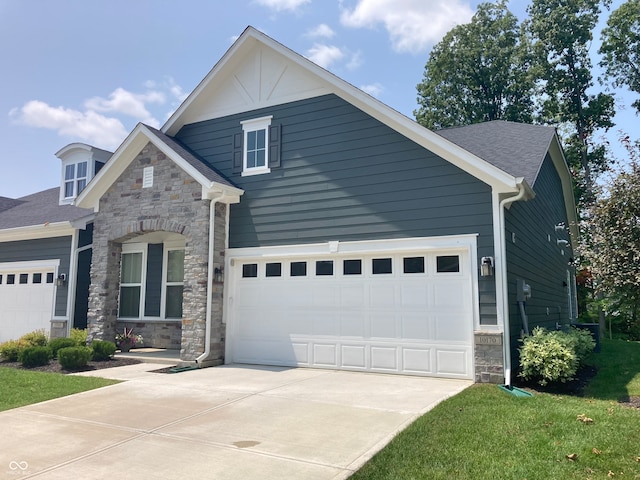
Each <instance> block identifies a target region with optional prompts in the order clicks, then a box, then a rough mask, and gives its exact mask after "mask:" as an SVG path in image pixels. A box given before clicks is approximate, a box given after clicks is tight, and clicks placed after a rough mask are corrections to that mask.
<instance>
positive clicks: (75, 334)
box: [70, 328, 87, 346]
mask: <svg viewBox="0 0 640 480" xmlns="http://www.w3.org/2000/svg"><path fill="white" fill-rule="evenodd" d="M70 337H71V338H72V339H73V340H75V341H76V345H78V346H85V345H86V344H87V329H86V328H85V329H82V330H81V329H79V328H73V329H71V335H70Z"/></svg>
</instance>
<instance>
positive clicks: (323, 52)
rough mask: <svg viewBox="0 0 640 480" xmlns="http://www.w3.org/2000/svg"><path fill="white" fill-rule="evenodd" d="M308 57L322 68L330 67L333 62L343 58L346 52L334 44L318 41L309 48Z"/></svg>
mask: <svg viewBox="0 0 640 480" xmlns="http://www.w3.org/2000/svg"><path fill="white" fill-rule="evenodd" d="M307 57H308V58H309V60H311V61H312V62H314V63H317V64H318V65H320V66H321V67H322V68H329V67H330V66H331V65H332V64H333V63H335V62H337V61H339V60H342V59H343V58H344V57H345V52H343V51H342V50H341V49H340V48H338V47H336V46H334V45H324V44H320V43H316V44H315V45H314V46H313V47H311V48H310V49H309V50H307Z"/></svg>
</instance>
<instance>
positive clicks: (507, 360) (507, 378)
mask: <svg viewBox="0 0 640 480" xmlns="http://www.w3.org/2000/svg"><path fill="white" fill-rule="evenodd" d="M517 186H518V193H517V194H516V195H514V196H512V197H507V198H505V199H503V200H502V201H501V202H500V207H499V216H500V256H501V258H502V264H501V265H500V270H501V271H502V289H503V295H502V318H503V331H504V341H503V342H502V343H503V345H504V350H503V362H504V383H505V385H507V386H510V385H511V335H510V331H509V292H508V288H507V286H508V282H507V239H506V232H505V228H506V227H505V219H504V210H505V207H506V206H507V205H508V204H511V203H513V202H517V201H518V200H522V199H523V198H524V196H525V195H526V193H527V188H526V186H525V185H524V183H523V182H522V181H521V182H519V183H518V185H517Z"/></svg>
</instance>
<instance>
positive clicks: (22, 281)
mask: <svg viewBox="0 0 640 480" xmlns="http://www.w3.org/2000/svg"><path fill="white" fill-rule="evenodd" d="M28 281H29V274H28V273H21V274H20V280H19V282H20V285H26V284H27V282H28Z"/></svg>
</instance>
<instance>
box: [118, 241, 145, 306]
mask: <svg viewBox="0 0 640 480" xmlns="http://www.w3.org/2000/svg"><path fill="white" fill-rule="evenodd" d="M141 290H142V252H134V253H123V254H122V261H121V267H120V309H119V316H120V317H129V318H138V317H140V292H141Z"/></svg>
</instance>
